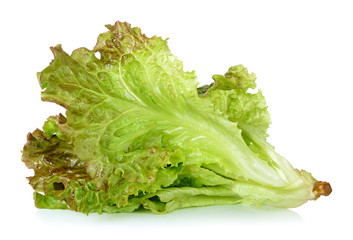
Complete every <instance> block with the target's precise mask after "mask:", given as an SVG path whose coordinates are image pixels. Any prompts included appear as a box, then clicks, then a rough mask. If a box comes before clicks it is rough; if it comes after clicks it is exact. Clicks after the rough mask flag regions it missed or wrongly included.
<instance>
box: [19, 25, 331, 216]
mask: <svg viewBox="0 0 353 240" xmlns="http://www.w3.org/2000/svg"><path fill="white" fill-rule="evenodd" d="M107 28H108V29H109V31H108V32H105V33H102V34H100V35H99V37H98V41H97V44H96V46H95V47H94V49H93V50H88V49H86V48H79V49H76V50H75V51H73V53H72V54H71V55H68V54H67V53H66V52H64V51H63V49H62V47H61V46H60V45H57V46H56V47H52V48H51V50H52V52H53V54H54V61H53V62H52V63H51V64H50V65H49V66H48V67H47V68H45V69H44V70H43V71H42V72H40V73H38V79H39V83H40V86H41V88H42V89H43V91H42V95H41V96H42V100H43V101H49V102H54V103H57V104H59V105H61V106H63V107H64V108H65V109H66V114H65V115H66V116H64V115H62V114H59V115H58V116H52V117H49V118H48V119H47V121H46V122H45V123H44V126H43V129H42V130H39V129H37V130H35V131H34V132H33V133H29V134H28V135H27V143H26V144H25V146H24V148H23V155H22V160H23V162H24V163H25V164H26V166H27V167H28V168H30V169H33V170H34V176H32V177H29V178H28V179H29V183H30V184H31V186H32V187H33V188H34V190H35V192H34V200H35V205H36V207H38V208H50V209H71V210H74V211H78V212H83V213H85V214H88V213H90V212H98V213H102V212H108V213H116V212H132V211H134V210H136V209H138V208H145V209H149V210H151V211H152V212H154V213H167V212H171V211H173V210H175V209H179V208H186V207H193V206H207V205H216V204H248V205H255V206H261V205H270V206H276V207H286V208H287V207H297V206H299V205H301V204H303V203H305V202H307V201H308V200H313V199H317V198H318V197H319V196H320V195H328V194H330V192H331V187H330V185H329V184H328V183H327V182H321V181H317V180H316V179H315V178H313V177H312V175H311V174H310V173H308V172H306V171H303V170H302V171H299V170H297V169H295V168H293V167H292V165H291V164H290V163H289V162H288V161H287V160H286V159H284V158H283V157H282V156H280V155H279V154H277V153H276V152H275V151H274V148H273V146H271V145H270V144H269V143H268V142H267V141H266V137H267V129H268V127H269V124H270V123H271V119H270V115H269V113H268V111H267V105H266V102H265V98H264V96H263V95H262V92H261V91H258V92H257V93H250V92H249V91H248V89H250V88H251V89H254V88H256V83H255V79H256V76H255V75H254V74H249V73H248V71H247V69H246V68H245V67H244V66H242V65H238V66H234V67H231V68H229V70H228V72H227V73H225V74H224V75H214V76H213V80H214V82H213V83H212V84H210V85H206V86H202V87H199V88H198V87H197V86H198V82H197V80H196V76H195V73H194V72H185V71H184V70H183V65H182V62H181V61H180V60H178V59H177V58H176V57H175V56H174V55H172V54H171V52H170V50H169V49H168V46H167V42H166V40H163V39H162V38H160V37H156V36H154V37H152V38H148V37H146V36H145V35H144V34H142V33H141V31H140V29H139V28H131V26H130V25H129V24H127V23H121V22H117V23H116V24H115V25H107ZM96 52H99V53H100V57H99V58H97V57H96V55H95V53H96Z"/></svg>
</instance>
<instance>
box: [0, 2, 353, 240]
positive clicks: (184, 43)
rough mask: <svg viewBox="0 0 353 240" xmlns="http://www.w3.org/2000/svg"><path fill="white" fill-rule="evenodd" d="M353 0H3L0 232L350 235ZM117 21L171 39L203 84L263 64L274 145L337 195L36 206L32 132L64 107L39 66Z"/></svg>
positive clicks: (41, 235) (29, 235) (261, 82)
mask: <svg viewBox="0 0 353 240" xmlns="http://www.w3.org/2000/svg"><path fill="white" fill-rule="evenodd" d="M351 2H352V1H337V0H336V1H221V0H217V1H181V0H178V1H152V0H148V1H128V0H124V1H84V2H79V1H73V0H71V1H58V2H55V1H2V2H1V4H0V11H1V14H0V19H1V21H0V26H1V29H0V31H1V37H0V41H1V45H0V46H1V51H0V54H1V55H0V56H1V57H0V61H1V64H0V67H1V74H0V78H1V79H0V81H1V87H0V91H1V93H0V97H1V101H0V104H1V113H0V116H1V117H0V123H1V131H0V134H1V135H0V141H1V143H0V146H1V152H0V164H1V165H0V168H1V175H0V177H1V181H0V183H1V188H0V194H1V195H0V196H1V197H0V201H1V203H0V208H1V212H0V217H1V220H2V224H1V225H0V228H1V231H0V235H2V236H1V237H0V238H1V239H20V238H19V237H23V238H26V239H73V238H76V239H77V238H78V237H80V239H93V238H95V239H97V237H99V239H108V238H109V239H113V238H114V239H179V238H184V239H191V238H195V239H196V238H197V239H212V238H217V239H221V238H222V239H255V238H261V239H314V238H315V239H319V238H321V239H332V238H335V239H337V238H339V236H342V239H352V237H353V234H352V229H351V228H352V224H353V220H352V216H353V210H352V205H353V198H352V197H353V194H352V192H353V190H352V189H353V188H352V184H351V181H352V173H353V158H352V149H353V137H352V136H353V135H352V134H353V131H352V124H353V118H352V103H353V98H352V87H353V83H352V82H353V77H352V70H353V47H352V44H353V35H352V30H353V28H352V25H353V14H352V12H353V6H352V5H351ZM116 20H120V21H127V22H130V23H131V24H132V25H133V26H138V27H140V28H141V29H142V31H143V32H144V33H146V35H147V36H150V37H151V36H153V35H158V36H162V37H163V38H167V37H168V38H170V40H169V46H170V49H171V50H172V52H173V53H174V54H175V55H176V56H178V58H179V59H181V60H183V62H184V68H185V70H195V71H196V73H197V75H198V78H199V82H201V83H209V82H210V81H211V76H212V75H213V74H224V73H225V72H226V71H227V69H228V68H229V67H230V66H232V65H237V64H244V65H245V66H247V67H248V69H249V71H250V72H255V73H256V74H257V77H258V80H257V83H258V87H259V88H260V89H262V91H263V94H264V95H265V96H266V98H267V103H268V105H269V111H270V113H271V116H272V120H273V124H272V125H271V128H270V130H269V133H270V135H271V137H270V138H269V141H270V143H272V144H273V145H274V146H276V150H277V151H278V152H279V153H280V154H282V155H283V156H285V157H286V158H287V159H288V160H289V161H290V162H291V163H292V164H293V165H294V166H295V167H297V168H299V169H305V170H307V171H309V172H311V173H313V175H314V177H316V178H317V179H319V180H325V181H329V182H330V183H331V185H332V187H333V192H332V194H331V196H329V197H326V198H325V197H321V198H320V199H319V200H317V201H312V202H309V203H307V204H305V205H303V206H301V207H299V208H295V209H290V210H286V209H268V208H261V209H256V208H252V207H243V206H216V207H204V208H191V209H183V210H178V211H175V212H173V213H170V214H167V215H153V214H151V213H132V214H115V215H109V214H103V215H98V214H91V215H89V216H88V217H87V216H85V215H83V214H80V213H75V212H70V211H59V210H39V209H36V208H35V207H34V204H33V200H32V192H33V190H32V189H31V187H30V186H29V185H28V184H27V180H26V179H25V177H26V176H29V175H31V174H32V173H31V171H29V170H28V169H26V167H25V165H24V164H23V163H22V162H21V152H20V150H21V149H22V146H23V144H24V143H25V140H26V134H27V132H29V131H33V130H34V129H35V128H40V127H41V125H42V123H43V122H44V120H45V119H46V118H47V117H48V116H49V115H55V114H57V113H58V112H63V109H61V108H60V107H58V106H56V105H54V104H51V103H43V102H41V100H40V87H39V85H38V83H37V79H36V72H38V71H41V70H43V69H44V68H45V67H46V66H47V65H48V64H49V62H50V61H51V60H52V58H53V57H52V54H51V52H50V50H49V47H50V46H54V45H56V44H58V43H61V44H62V46H63V48H64V50H65V51H66V52H69V53H71V51H72V50H74V49H75V48H78V47H87V48H89V49H92V48H93V46H94V45H95V42H96V38H97V36H98V34H99V33H101V32H105V31H106V29H105V27H104V25H105V24H113V23H114V22H115V21H116ZM7 234H10V235H7ZM6 235H7V237H4V236H6ZM343 236H344V237H343Z"/></svg>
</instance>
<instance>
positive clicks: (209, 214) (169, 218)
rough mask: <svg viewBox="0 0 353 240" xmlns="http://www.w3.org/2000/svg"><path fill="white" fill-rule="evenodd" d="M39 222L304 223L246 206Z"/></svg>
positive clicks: (62, 216)
mask: <svg viewBox="0 0 353 240" xmlns="http://www.w3.org/2000/svg"><path fill="white" fill-rule="evenodd" d="M36 217H37V220H38V221H40V222H43V223H47V224H66V225H71V226H73V227H75V226H76V225H84V226H89V225H94V226H96V227H97V226H107V225H113V226H120V227H134V228H136V227H142V228H144V227H145V228H148V227H149V226H152V225H153V226H156V225H158V226H160V227H163V226H170V225H172V226H186V227H191V226H193V225H194V226H195V225H200V224H201V225H202V224H206V225H210V224H219V225H235V224H237V225H239V224H247V225H249V224H260V225H263V224H286V223H290V224H292V223H299V222H303V219H302V218H301V217H300V215H299V214H298V213H296V212H294V211H291V210H288V209H281V208H271V207H261V208H256V207H249V206H243V205H231V206H229V205H224V206H210V207H199V208H188V209H180V210H176V211H174V212H172V213H168V214H163V215H156V214H153V213H151V212H149V211H144V210H141V211H137V212H134V213H117V214H106V213H104V214H102V215H99V214H96V213H91V214H89V216H86V215H84V214H82V213H77V212H73V211H68V210H47V209H38V210H37V211H36Z"/></svg>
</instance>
